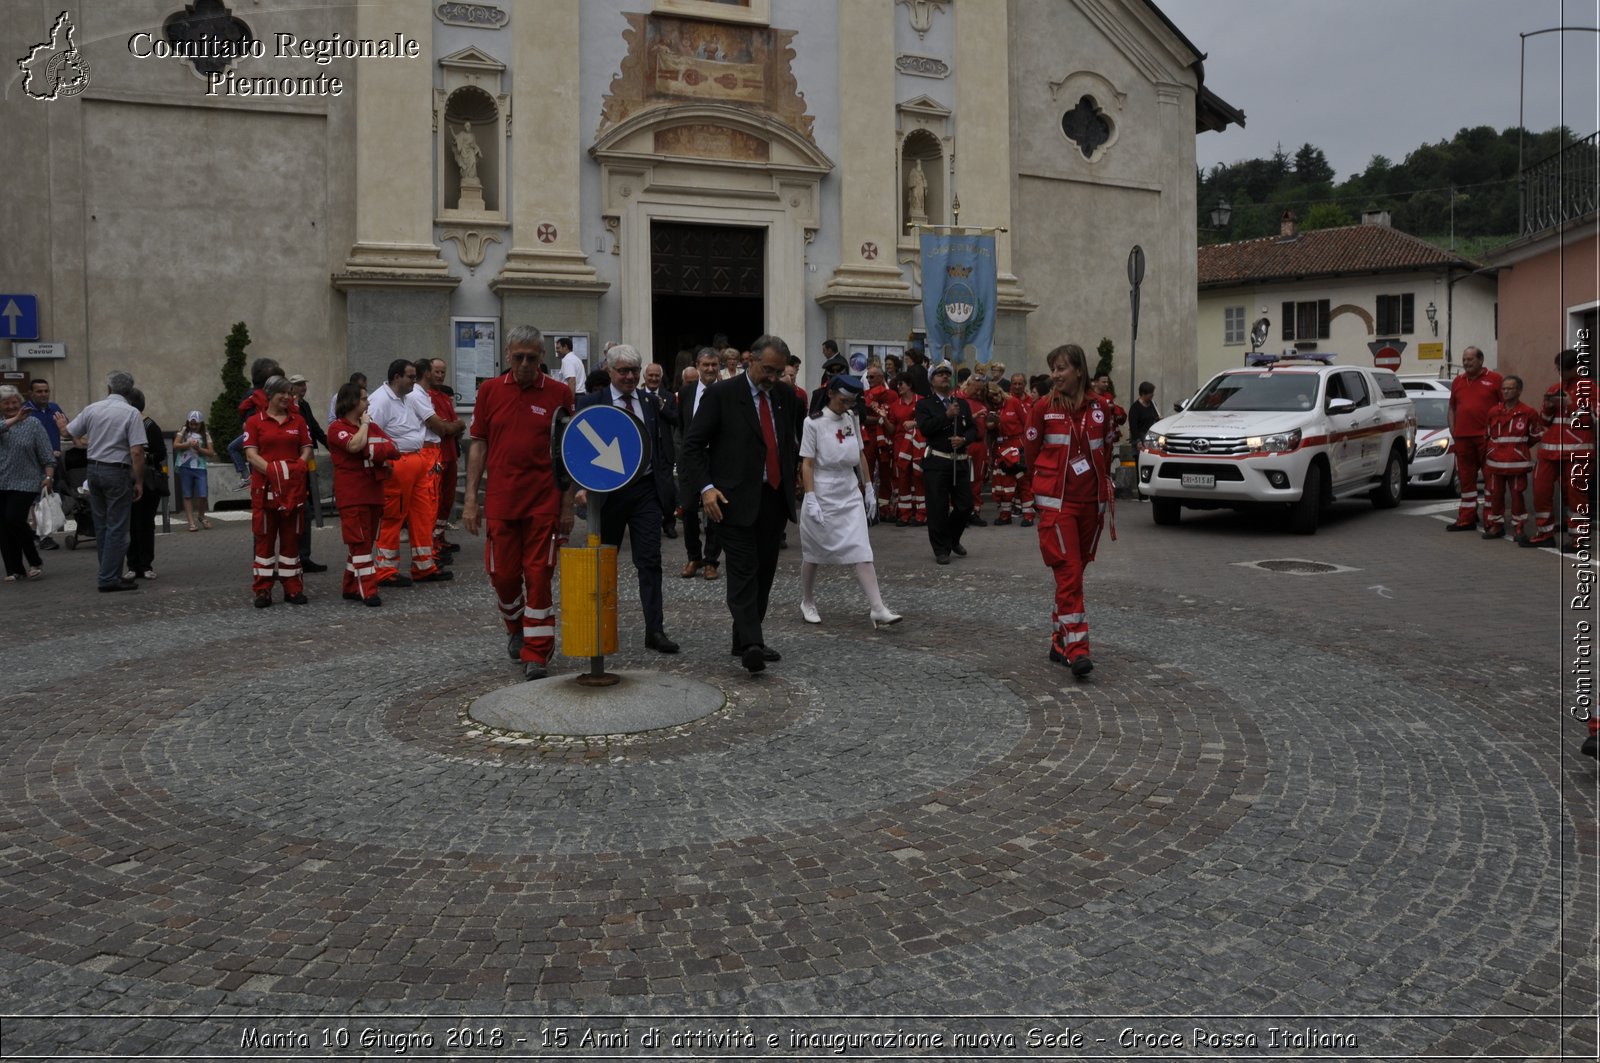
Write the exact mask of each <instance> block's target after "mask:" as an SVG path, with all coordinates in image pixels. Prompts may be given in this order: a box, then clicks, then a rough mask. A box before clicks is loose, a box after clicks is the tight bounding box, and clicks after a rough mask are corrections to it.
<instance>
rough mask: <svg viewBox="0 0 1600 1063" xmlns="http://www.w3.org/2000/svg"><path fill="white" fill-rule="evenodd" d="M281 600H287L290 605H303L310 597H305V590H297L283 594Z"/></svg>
mask: <svg viewBox="0 0 1600 1063" xmlns="http://www.w3.org/2000/svg"><path fill="white" fill-rule="evenodd" d="M283 600H284V601H286V602H288V603H289V604H290V605H305V604H306V603H307V602H309V601H310V600H311V599H310V598H307V597H306V592H305V591H299V592H297V593H295V594H286V595H284V596H283Z"/></svg>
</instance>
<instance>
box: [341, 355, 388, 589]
mask: <svg viewBox="0 0 1600 1063" xmlns="http://www.w3.org/2000/svg"><path fill="white" fill-rule="evenodd" d="M333 412H334V419H333V421H332V422H331V423H330V424H329V425H328V454H329V456H330V457H332V458H333V497H334V498H335V499H337V500H338V503H339V534H340V536H341V537H342V538H343V539H344V545H345V551H346V554H347V557H346V559H345V563H344V599H345V601H347V602H360V603H361V604H362V605H374V606H376V605H382V604H383V599H382V598H380V597H379V596H378V570H377V567H376V565H375V563H374V561H373V556H372V550H373V545H374V544H375V543H376V542H377V539H378V526H379V525H380V524H382V523H383V481H384V480H385V479H387V478H388V475H389V462H391V461H393V460H394V459H395V458H397V457H399V456H400V451H399V449H398V448H396V447H395V445H394V441H393V440H391V439H390V438H389V437H388V436H386V435H384V434H383V429H381V428H379V427H378V426H377V425H375V424H373V423H372V418H370V417H368V416H367V389H366V388H364V387H362V386H361V385H360V384H354V383H351V384H345V385H344V386H343V387H341V388H340V389H339V394H337V395H335V396H334V399H333Z"/></svg>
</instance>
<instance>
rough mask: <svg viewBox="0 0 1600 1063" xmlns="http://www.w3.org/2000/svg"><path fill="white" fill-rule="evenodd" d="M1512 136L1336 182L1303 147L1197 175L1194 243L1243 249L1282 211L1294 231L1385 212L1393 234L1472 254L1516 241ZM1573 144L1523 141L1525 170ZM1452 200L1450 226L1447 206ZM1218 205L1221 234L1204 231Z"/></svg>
mask: <svg viewBox="0 0 1600 1063" xmlns="http://www.w3.org/2000/svg"><path fill="white" fill-rule="evenodd" d="M1517 138H1518V129H1517V128H1516V127H1515V126H1512V127H1509V128H1507V129H1505V130H1502V131H1501V132H1498V133H1496V132H1495V131H1494V129H1493V128H1491V127H1489V126H1476V127H1474V128H1472V129H1463V130H1461V131H1460V132H1458V133H1457V134H1456V135H1455V136H1454V137H1453V138H1452V139H1450V140H1447V141H1446V140H1441V141H1439V142H1438V143H1437V144H1424V145H1422V146H1421V147H1419V148H1417V149H1416V150H1415V151H1413V152H1411V153H1410V154H1409V155H1407V156H1406V157H1405V161H1403V162H1398V163H1397V162H1393V161H1392V160H1390V159H1387V158H1385V157H1384V156H1382V155H1374V156H1373V157H1372V159H1371V161H1370V162H1368V163H1367V166H1366V169H1364V170H1363V171H1361V172H1360V173H1358V174H1354V175H1352V176H1351V177H1350V178H1349V179H1348V180H1345V181H1342V182H1339V183H1335V182H1334V180H1333V177H1334V172H1333V167H1332V166H1330V165H1329V164H1328V159H1327V157H1326V156H1325V155H1324V154H1323V152H1322V149H1321V148H1318V147H1316V146H1314V145H1311V144H1304V145H1302V146H1301V147H1300V149H1299V150H1298V151H1296V152H1295V153H1294V154H1293V155H1290V154H1288V153H1286V152H1285V151H1284V150H1283V148H1282V146H1281V145H1280V146H1279V148H1278V150H1277V151H1276V152H1274V153H1273V155H1272V157H1271V158H1268V159H1246V160H1244V161H1242V162H1236V163H1231V164H1228V165H1218V166H1213V167H1212V168H1211V169H1210V170H1209V171H1203V172H1197V173H1196V179H1197V181H1198V183H1199V199H1198V207H1199V215H1200V217H1199V219H1198V225H1199V236H1200V242H1201V243H1202V244H1212V243H1222V242H1225V241H1231V240H1248V239H1251V238H1252V237H1258V236H1270V235H1272V234H1274V233H1276V232H1277V231H1278V223H1279V219H1280V217H1281V216H1282V214H1283V212H1284V211H1285V210H1288V209H1292V210H1293V211H1294V212H1295V213H1296V214H1298V215H1299V216H1300V227H1301V228H1302V229H1327V228H1332V227H1334V226H1338V225H1354V224H1356V223H1357V222H1359V221H1360V220H1361V213H1362V211H1364V210H1386V211H1388V212H1389V214H1390V219H1391V222H1392V224H1393V225H1394V227H1395V228H1397V229H1400V230H1402V231H1404V232H1408V233H1412V234H1414V235H1417V236H1421V237H1423V238H1424V239H1427V240H1431V241H1433V242H1435V243H1437V244H1439V245H1440V246H1445V247H1448V246H1450V242H1451V235H1452V232H1453V234H1454V241H1455V247H1456V248H1457V249H1458V250H1460V251H1463V252H1465V253H1468V254H1470V253H1471V252H1472V250H1473V249H1475V248H1481V247H1489V246H1493V245H1494V244H1498V243H1504V242H1505V241H1507V240H1511V239H1514V238H1515V237H1516V235H1517V229H1518V212H1519V209H1520V208H1519V202H1518V190H1517ZM1576 140H1577V138H1576V137H1575V136H1574V135H1573V133H1572V131H1571V130H1570V129H1568V128H1566V127H1565V126H1561V127H1557V128H1555V129H1551V130H1548V131H1546V132H1543V133H1525V134H1523V148H1522V155H1523V162H1524V165H1528V166H1531V165H1532V164H1534V163H1536V162H1538V161H1539V160H1541V159H1544V158H1546V157H1548V156H1550V155H1554V154H1555V153H1556V152H1558V151H1560V150H1561V149H1563V148H1565V147H1567V146H1569V145H1571V144H1573V143H1574V142H1575V141H1576ZM1452 198H1453V199H1454V207H1455V210H1454V219H1453V226H1452V217H1451V205H1452ZM1219 200H1225V201H1226V202H1227V203H1229V204H1230V205H1231V206H1232V207H1233V216H1232V218H1231V220H1230V222H1229V224H1228V225H1227V227H1226V228H1225V229H1220V230H1219V229H1215V228H1213V227H1212V225H1211V212H1212V209H1213V208H1214V207H1215V206H1216V205H1217V202H1218V201H1219Z"/></svg>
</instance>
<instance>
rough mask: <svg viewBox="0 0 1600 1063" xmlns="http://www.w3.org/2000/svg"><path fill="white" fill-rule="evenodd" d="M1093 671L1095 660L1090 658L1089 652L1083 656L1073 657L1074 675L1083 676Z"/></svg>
mask: <svg viewBox="0 0 1600 1063" xmlns="http://www.w3.org/2000/svg"><path fill="white" fill-rule="evenodd" d="M1092 671H1094V662H1093V661H1091V660H1090V659H1089V655H1088V654H1084V655H1083V656H1082V657H1075V658H1073V661H1072V674H1073V675H1075V676H1078V677H1080V678H1081V677H1083V676H1086V675H1088V674H1089V673H1090V672H1092Z"/></svg>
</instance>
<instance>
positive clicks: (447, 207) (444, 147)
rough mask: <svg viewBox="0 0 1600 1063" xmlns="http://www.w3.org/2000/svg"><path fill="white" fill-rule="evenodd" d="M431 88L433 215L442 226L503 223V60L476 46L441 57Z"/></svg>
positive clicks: (506, 127)
mask: <svg viewBox="0 0 1600 1063" xmlns="http://www.w3.org/2000/svg"><path fill="white" fill-rule="evenodd" d="M439 67H440V69H441V71H442V74H443V77H442V79H441V80H442V86H441V87H438V88H435V89H434V104H433V116H434V125H433V128H434V144H435V149H436V150H435V154H436V156H437V167H436V171H435V173H436V180H435V187H436V188H437V190H438V191H437V206H436V208H435V214H436V220H437V222H438V223H439V224H441V225H448V224H458V225H459V224H464V223H466V224H472V225H478V226H483V225H498V226H504V225H506V203H505V190H506V154H507V151H506V147H507V145H506V141H507V139H508V138H509V136H510V130H511V124H510V122H511V116H510V113H509V112H510V105H509V99H508V97H507V96H506V94H505V92H504V91H503V86H502V83H503V81H504V78H505V69H506V68H505V64H503V63H500V62H498V61H497V60H495V59H493V58H492V57H490V56H489V55H487V54H485V53H484V52H482V51H480V50H478V49H477V48H467V49H464V50H462V51H459V52H456V53H454V54H452V55H448V56H445V57H444V58H443V59H441V60H439Z"/></svg>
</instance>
